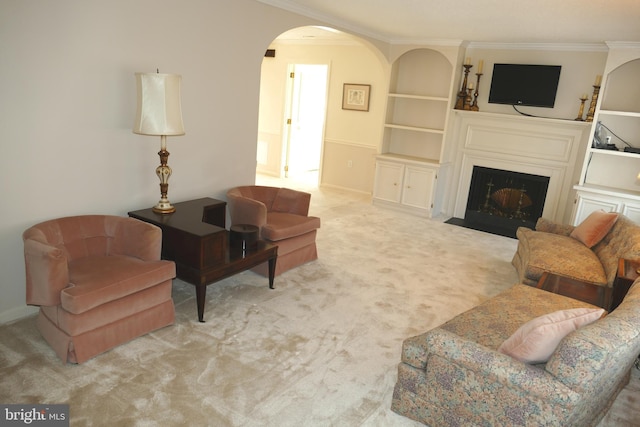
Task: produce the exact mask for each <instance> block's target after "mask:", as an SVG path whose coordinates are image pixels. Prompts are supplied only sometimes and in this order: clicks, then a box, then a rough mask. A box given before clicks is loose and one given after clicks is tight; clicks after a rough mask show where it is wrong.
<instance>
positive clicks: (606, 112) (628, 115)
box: [600, 110, 640, 118]
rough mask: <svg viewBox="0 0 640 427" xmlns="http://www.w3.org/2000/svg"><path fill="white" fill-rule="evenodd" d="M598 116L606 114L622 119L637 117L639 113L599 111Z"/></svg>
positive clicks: (639, 115)
mask: <svg viewBox="0 0 640 427" xmlns="http://www.w3.org/2000/svg"><path fill="white" fill-rule="evenodd" d="M600 114H606V115H608V116H622V117H638V118H640V113H637V112H635V111H615V110H600Z"/></svg>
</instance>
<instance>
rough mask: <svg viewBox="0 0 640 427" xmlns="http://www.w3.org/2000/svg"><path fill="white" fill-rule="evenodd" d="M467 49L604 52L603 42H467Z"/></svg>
mask: <svg viewBox="0 0 640 427" xmlns="http://www.w3.org/2000/svg"><path fill="white" fill-rule="evenodd" d="M468 48H469V49H496V50H547V51H569V52H581V51H582V52H606V51H608V49H607V45H606V44H605V43H493V42H469V46H468Z"/></svg>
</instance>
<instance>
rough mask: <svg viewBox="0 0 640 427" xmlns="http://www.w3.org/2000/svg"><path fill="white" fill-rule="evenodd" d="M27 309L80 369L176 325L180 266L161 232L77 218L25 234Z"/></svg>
mask: <svg viewBox="0 0 640 427" xmlns="http://www.w3.org/2000/svg"><path fill="white" fill-rule="evenodd" d="M23 240H24V257H25V266H26V278H27V283H26V284H27V295H26V300H27V304H30V305H37V306H40V312H39V315H38V319H37V327H38V329H39V331H40V333H41V334H42V336H43V337H44V338H45V340H46V341H47V342H48V343H49V345H50V346H51V347H52V348H53V349H54V351H55V352H56V354H57V355H58V356H59V357H60V359H62V360H63V361H64V362H67V361H69V362H74V363H82V362H84V361H86V360H88V359H90V358H91V357H94V356H96V355H97V354H100V353H102V352H104V351H106V350H108V349H111V348H113V347H115V346H117V345H119V344H122V343H124V342H126V341H129V340H131V339H133V338H136V337H138V336H141V335H144V334H146V333H148V332H151V331H153V330H155V329H159V328H162V327H164V326H167V325H170V324H172V323H173V322H174V318H175V310H174V306H173V300H172V298H171V283H172V279H173V278H174V277H175V274H176V270H175V264H174V263H173V262H172V261H163V260H160V249H161V246H162V232H161V230H160V229H159V228H158V227H156V226H154V225H152V224H148V223H145V222H143V221H139V220H137V219H133V218H125V217H118V216H107V215H86V216H74V217H66V218H60V219H55V220H51V221H46V222H43V223H40V224H37V225H34V226H33V227H31V228H29V229H27V230H26V231H25V232H24V233H23Z"/></svg>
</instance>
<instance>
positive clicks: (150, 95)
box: [133, 72, 184, 214]
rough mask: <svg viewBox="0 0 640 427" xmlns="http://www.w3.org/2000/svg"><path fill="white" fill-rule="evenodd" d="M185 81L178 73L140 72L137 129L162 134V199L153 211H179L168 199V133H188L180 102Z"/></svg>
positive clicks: (137, 84)
mask: <svg viewBox="0 0 640 427" xmlns="http://www.w3.org/2000/svg"><path fill="white" fill-rule="evenodd" d="M181 81H182V76H180V75H178V74H160V73H159V72H158V73H136V86H137V89H138V108H137V110H136V120H135V123H134V125H133V132H134V133H137V134H140V135H154V136H158V135H159V136H160V151H159V152H158V155H159V156H160V166H158V167H157V168H156V175H158V178H160V200H159V201H158V203H157V204H156V205H155V206H154V207H153V211H154V212H158V213H162V214H169V213H172V212H175V210H176V208H175V207H174V206H173V205H172V204H171V202H169V199H168V198H167V193H168V191H169V177H170V176H171V168H170V167H169V166H168V165H167V160H168V159H169V152H168V151H167V136H178V135H184V124H183V123H182V107H181V105H180V83H181Z"/></svg>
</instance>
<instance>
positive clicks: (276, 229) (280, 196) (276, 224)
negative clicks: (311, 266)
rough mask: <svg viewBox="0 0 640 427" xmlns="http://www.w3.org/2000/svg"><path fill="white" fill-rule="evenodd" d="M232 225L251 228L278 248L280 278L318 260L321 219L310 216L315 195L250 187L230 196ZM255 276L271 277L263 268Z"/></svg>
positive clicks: (238, 188)
mask: <svg viewBox="0 0 640 427" xmlns="http://www.w3.org/2000/svg"><path fill="white" fill-rule="evenodd" d="M227 199H228V202H229V213H230V216H231V225H235V224H250V225H255V226H257V227H258V228H259V230H260V238H261V239H262V240H266V241H268V242H270V243H273V244H276V245H277V246H278V260H277V262H276V272H275V274H276V275H279V274H282V273H284V272H285V271H287V270H290V269H292V268H294V267H297V266H299V265H301V264H304V263H307V262H309V261H313V260H315V259H317V258H318V251H317V248H316V234H317V229H318V228H320V218H318V217H315V216H309V204H310V202H311V194H309V193H305V192H302V191H296V190H291V189H288V188H278V187H267V186H259V185H247V186H242V187H235V188H232V189H230V190H229V191H228V192H227ZM253 270H254V271H255V272H257V273H259V274H262V275H265V276H266V275H267V274H268V271H267V267H266V264H265V265H259V266H258V267H255V268H254V269H253Z"/></svg>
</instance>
